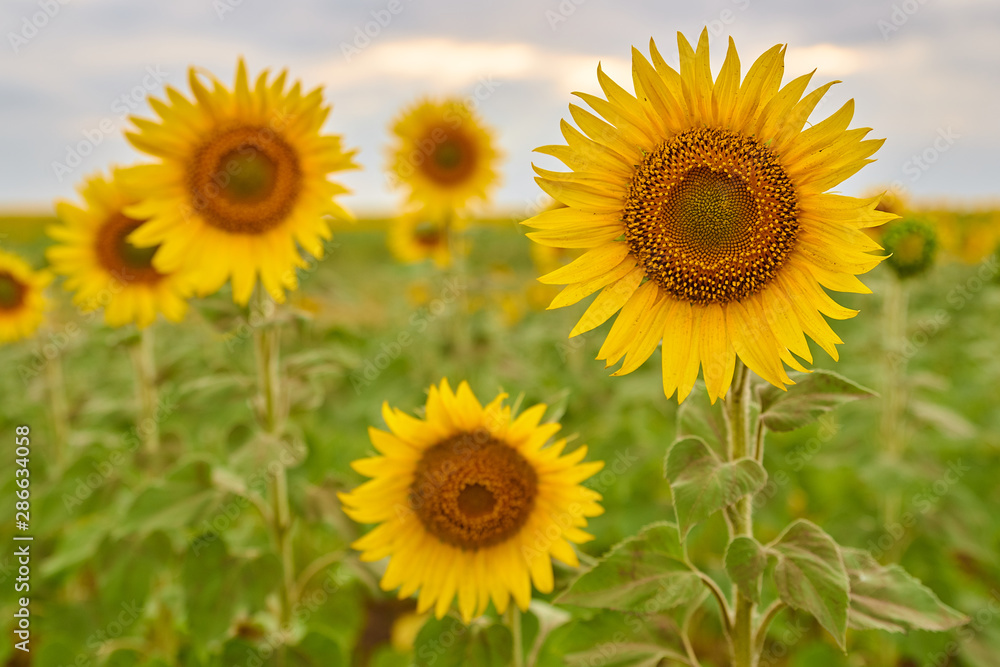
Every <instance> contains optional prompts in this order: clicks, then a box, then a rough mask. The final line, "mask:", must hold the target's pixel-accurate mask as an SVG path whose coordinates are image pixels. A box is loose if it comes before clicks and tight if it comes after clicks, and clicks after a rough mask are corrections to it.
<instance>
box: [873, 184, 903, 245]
mask: <svg viewBox="0 0 1000 667" xmlns="http://www.w3.org/2000/svg"><path fill="white" fill-rule="evenodd" d="M866 196H868V197H878V198H879V201H878V206H876V207H875V210H876V211H883V212H885V213H892V214H893V215H895V216H900V217H901V216H902V215H903V214H905V213H906V212H907V211H910V210H911V209H912V204H911V203H910V200H909V198H908V197H907V196H906V194H905V193H904V192H903V191H902V190H901V189H898V188H887V189H885V190H871V191H869V192H868V193H867V195H866ZM885 231H886V225H879V226H877V227H865V234H867V235H868V236H869V237H871V238H872V239H874V240H875V242H876V243H878V244H880V245H881V243H882V235H883V234H884V233H885Z"/></svg>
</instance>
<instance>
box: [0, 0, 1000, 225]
mask: <svg viewBox="0 0 1000 667" xmlns="http://www.w3.org/2000/svg"><path fill="white" fill-rule="evenodd" d="M391 10H395V13H393V12H392V11H391ZM0 26H2V29H3V44H0V99H2V100H3V122H2V123H0V209H4V208H5V209H11V208H44V207H47V206H50V205H51V201H52V199H53V198H56V197H65V196H71V195H72V192H73V187H74V184H75V183H76V182H77V181H78V180H79V179H80V178H81V177H82V176H84V175H87V174H90V173H92V172H95V171H98V170H101V169H104V168H105V167H106V166H107V165H109V164H126V163H129V162H132V161H135V160H136V159H137V158H138V156H137V155H136V154H135V153H134V152H133V151H132V150H131V149H130V148H129V146H128V145H127V144H126V142H125V141H124V139H123V138H122V136H121V130H122V129H124V128H126V127H128V120H127V114H128V113H137V114H139V115H149V114H150V113H151V112H150V111H149V108H148V106H147V104H146V102H145V96H146V95H147V94H149V93H153V94H156V95H158V94H159V93H160V91H161V89H162V86H163V85H165V84H168V83H169V84H175V85H177V86H179V87H180V88H181V89H182V90H186V83H185V70H186V68H187V67H188V66H190V65H198V66H202V67H205V68H207V69H209V70H211V71H212V72H214V73H216V74H217V75H218V76H219V77H220V78H221V79H223V80H224V81H227V82H230V81H231V80H232V76H233V71H234V68H235V62H236V59H237V57H238V56H240V55H243V56H245V57H246V59H247V63H248V66H249V68H250V70H251V73H254V72H256V71H259V70H260V69H262V68H265V67H267V68H272V69H280V68H283V67H287V68H289V70H290V73H291V74H292V76H293V77H296V78H300V79H302V80H303V81H304V82H305V83H306V84H309V85H323V86H325V88H326V90H327V94H328V100H329V101H331V102H332V103H333V106H334V111H333V113H332V114H331V116H330V119H329V121H328V125H327V128H328V130H329V131H331V132H337V133H340V134H342V135H343V136H344V138H345V140H346V143H347V145H349V146H356V147H358V148H360V149H361V152H360V155H359V161H360V162H361V163H362V165H363V166H364V170H363V171H360V172H351V173H348V174H345V175H344V176H343V179H342V180H343V181H344V182H345V183H346V184H347V185H348V186H349V187H351V188H352V189H353V190H354V194H353V195H351V196H350V197H349V198H347V199H346V200H345V203H346V204H347V205H348V206H349V207H351V208H353V209H354V210H355V211H357V212H361V213H367V212H376V211H389V210H391V209H392V207H393V206H394V205H395V203H396V201H397V198H396V195H395V194H394V193H393V192H391V191H390V190H389V189H388V188H387V185H386V179H385V177H384V168H385V153H386V144H387V141H388V138H387V127H388V124H389V122H390V121H391V119H392V118H393V116H394V115H396V113H397V112H398V110H399V109H400V108H401V107H403V106H405V105H407V104H408V103H410V102H412V101H413V100H415V99H417V98H418V97H420V96H423V95H445V94H448V95H458V96H462V97H468V96H473V97H474V98H476V99H477V103H478V109H479V112H480V114H481V115H482V116H483V118H484V119H485V120H486V121H487V122H488V123H489V124H490V125H492V126H493V127H494V128H495V129H496V131H497V133H498V136H499V141H500V144H501V146H502V148H503V150H504V153H505V155H506V158H505V161H504V164H503V179H504V182H503V186H502V188H501V189H500V190H499V192H498V195H497V205H498V207H500V208H503V209H506V210H514V211H516V210H524V209H527V208H528V207H530V206H531V204H532V202H534V201H535V200H536V199H537V198H538V196H539V191H538V189H537V187H536V186H535V185H534V183H533V181H532V173H531V169H530V164H531V161H532V159H534V160H535V161H536V163H538V164H540V165H543V166H549V167H553V166H555V165H554V164H553V163H551V162H549V161H548V160H549V158H547V157H545V156H538V155H535V156H532V153H531V151H532V149H533V148H535V147H536V146H539V145H542V144H548V143H559V142H560V135H559V132H558V126H559V119H560V118H563V117H568V110H567V104H569V103H570V102H571V101H572V100H573V99H575V98H573V97H572V96H571V93H572V92H573V91H585V92H599V89H598V86H597V80H596V75H595V70H596V67H597V64H598V62H601V63H603V66H604V69H605V71H607V72H608V73H609V74H610V75H611V76H612V77H614V78H615V79H617V80H618V81H620V82H621V83H622V84H623V85H625V86H626V87H628V86H629V82H630V81H631V76H630V74H629V65H628V62H629V53H630V47H631V46H632V45H636V46H638V47H639V48H640V49H642V50H643V51H644V52H645V51H647V49H648V41H649V38H650V37H653V38H655V39H656V40H657V42H658V44H659V45H660V51H661V52H662V53H663V54H664V56H665V57H666V58H667V60H668V61H672V62H673V63H674V64H676V60H677V57H676V42H675V35H676V32H677V31H681V32H683V33H685V34H686V35H687V36H688V37H689V38H690V39H691V40H692V41H694V40H696V39H697V35H698V33H699V32H700V30H701V29H702V28H703V27H705V26H707V27H708V28H709V30H710V34H711V36H712V40H713V43H712V55H713V70H714V71H718V67H719V65H720V64H721V62H722V58H723V56H724V53H725V48H726V43H727V39H728V37H729V36H732V37H733V38H734V39H735V40H736V44H737V47H738V48H739V51H740V55H741V61H742V63H743V67H744V72H745V71H746V68H747V67H748V66H749V64H750V63H751V62H752V61H753V59H755V58H756V57H757V56H758V55H759V54H760V53H761V52H763V51H764V50H765V49H767V48H768V47H770V46H772V45H773V44H776V43H786V44H788V57H787V62H786V70H785V71H786V81H787V80H788V79H790V78H791V77H793V76H797V75H799V74H802V73H805V72H808V71H810V70H812V69H813V68H817V69H818V72H817V74H816V76H815V77H814V78H813V82H814V84H815V85H819V84H821V83H823V82H825V81H828V80H830V79H840V80H842V81H843V83H841V84H839V85H838V86H835V87H834V88H833V90H832V91H831V93H829V94H828V95H827V98H826V99H827V101H826V102H825V103H824V104H822V105H821V106H820V108H818V109H817V112H816V115H815V116H814V118H813V120H816V119H818V118H820V117H822V116H826V115H829V114H830V113H832V112H833V111H835V110H836V109H837V108H838V107H839V106H840V105H841V104H842V103H843V102H844V101H846V100H847V99H849V98H851V97H853V98H855V100H856V103H857V107H856V108H857V111H856V115H855V119H854V123H853V125H854V126H868V127H872V128H874V132H873V133H872V136H878V137H886V138H887V139H888V140H887V141H886V144H885V146H884V147H883V148H882V150H881V151H880V152H879V153H878V154H877V155H876V157H877V158H878V162H876V163H875V164H874V165H871V166H869V167H867V168H865V169H864V170H863V171H862V172H861V173H860V174H858V175H857V176H854V177H853V178H852V179H851V180H849V181H847V182H845V183H844V184H843V185H842V186H841V188H840V191H842V192H844V193H846V194H859V193H861V192H863V191H865V190H867V189H870V188H872V187H877V186H879V185H882V184H888V183H892V182H896V183H897V186H902V187H903V188H905V189H906V190H907V191H908V192H909V193H911V194H912V195H913V196H916V197H924V198H949V199H952V200H963V199H970V198H972V199H984V198H994V197H995V196H996V195H997V193H998V191H1000V123H998V122H997V119H998V117H1000V2H997V1H996V0H844V1H842V2H829V1H828V0H805V1H800V2H796V3H794V5H793V4H792V3H786V2H779V1H778V0H706V1H702V2H699V1H697V0H695V1H691V2H679V1H675V2H664V1H660V2H654V1H653V0H644V1H632V2H623V1H615V2H612V1H610V0H506V1H505V2H486V1H485V0H443V1H440V2H432V1H431V0H373V1H371V2H330V1H323V0H287V1H284V2H276V1H274V0H172V1H161V0H144V1H143V2H136V1H135V0H4V1H3V3H2V5H0ZM366 33H367V34H366ZM670 54H673V56H672V58H671V55H670Z"/></svg>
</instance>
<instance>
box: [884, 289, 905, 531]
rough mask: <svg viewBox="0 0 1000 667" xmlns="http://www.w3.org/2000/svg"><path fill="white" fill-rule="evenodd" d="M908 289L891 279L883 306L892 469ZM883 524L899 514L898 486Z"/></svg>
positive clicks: (897, 453)
mask: <svg viewBox="0 0 1000 667" xmlns="http://www.w3.org/2000/svg"><path fill="white" fill-rule="evenodd" d="M908 297H909V295H908V290H907V287H906V285H905V284H904V283H903V281H902V280H899V279H896V278H893V279H892V280H890V281H889V285H888V288H887V289H886V292H885V301H884V303H883V304H882V307H883V313H882V316H883V319H884V322H883V329H882V331H883V347H884V349H885V355H884V357H885V360H886V366H885V371H884V372H885V380H884V386H883V394H882V423H881V433H882V443H883V447H884V449H883V453H884V456H885V461H886V464H887V465H888V466H889V467H890V468H891V469H894V468H896V467H897V465H898V463H899V461H900V460H901V459H902V456H903V448H904V444H905V439H904V434H903V412H904V410H905V408H906V396H905V387H904V377H905V375H906V365H907V363H906V362H907V360H906V357H905V356H904V354H905V351H904V342H905V339H906V319H907V318H906V311H907V302H908V300H909V299H908ZM884 502H885V505H884V508H883V515H882V519H883V525H884V526H890V525H892V524H893V523H895V522H896V520H897V519H898V517H899V513H900V509H901V505H902V497H901V495H900V492H899V490H898V489H890V490H889V492H888V493H886V494H885V501H884Z"/></svg>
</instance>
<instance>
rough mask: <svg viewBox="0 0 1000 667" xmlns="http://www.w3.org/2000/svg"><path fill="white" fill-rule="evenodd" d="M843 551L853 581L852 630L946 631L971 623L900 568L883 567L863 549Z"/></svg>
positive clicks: (893, 566)
mask: <svg viewBox="0 0 1000 667" xmlns="http://www.w3.org/2000/svg"><path fill="white" fill-rule="evenodd" d="M843 552H844V563H845V565H846V566H847V574H848V576H849V577H850V579H851V612H850V617H849V622H850V625H851V627H852V628H855V629H858V630H885V631H887V632H906V631H907V630H931V631H934V632H944V631H946V630H950V629H952V628H954V627H957V626H959V625H962V624H964V623H968V622H969V618H968V617H967V616H965V615H964V614H961V613H959V612H957V611H955V610H954V609H952V608H951V607H949V606H947V605H946V604H944V603H943V602H941V600H939V599H938V597H937V596H936V595H935V594H934V592H933V591H931V590H930V589H929V588H927V587H926V586H924V585H923V584H922V583H920V581H919V580H918V579H916V578H915V577H913V576H912V575H910V574H909V573H908V572H906V570H904V569H903V568H901V567H900V566H899V565H881V564H879V563H878V561H876V560H875V559H874V558H872V556H871V554H870V553H868V552H867V551H862V550H860V549H843Z"/></svg>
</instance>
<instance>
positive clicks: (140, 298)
mask: <svg viewBox="0 0 1000 667" xmlns="http://www.w3.org/2000/svg"><path fill="white" fill-rule="evenodd" d="M79 192H80V196H81V197H82V198H83V206H78V205H76V204H72V203H70V202H67V201H62V202H59V203H58V204H56V214H57V215H58V216H59V219H60V223H59V224H55V225H51V226H49V228H48V229H47V230H46V231H47V232H48V234H49V236H50V237H52V238H53V239H54V240H55V241H56V243H55V244H54V245H52V246H49V248H48V249H47V250H46V253H45V254H46V257H48V259H49V262H51V264H52V268H53V270H54V271H55V272H56V273H59V274H62V275H64V276H66V282H65V287H66V289H67V290H71V291H73V292H74V295H73V303H74V304H75V305H76V306H77V307H78V308H79V309H80V310H82V311H83V312H89V311H93V310H96V309H98V308H102V307H103V308H104V320H105V322H107V323H108V325H110V326H113V327H120V326H124V325H126V324H130V323H133V322H134V323H135V324H136V325H137V326H138V327H139V328H140V329H141V328H144V327H147V326H149V325H150V324H152V323H153V321H154V320H155V319H156V315H157V313H163V316H164V317H166V318H167V319H168V320H171V321H173V322H180V321H181V320H182V319H184V314H185V313H186V312H187V296H188V295H189V294H190V284H189V282H188V280H187V278H186V277H185V276H184V273H183V271H174V272H171V273H165V272H162V271H160V270H157V269H156V268H155V267H154V266H153V259H154V257H155V255H156V252H157V249H158V246H153V247H151V248H138V247H136V246H135V245H133V244H132V243H131V242H130V241H129V240H128V239H129V236H130V235H131V234H132V232H134V231H135V230H136V229H138V228H139V227H140V226H141V225H142V223H143V221H142V220H136V219H134V218H131V217H129V216H128V215H126V214H125V212H124V211H125V209H126V208H127V207H129V206H132V205H134V204H136V203H138V201H139V200H138V198H137V197H136V195H135V193H133V192H128V191H127V190H126V188H125V187H124V185H123V184H122V179H121V172H120V171H119V170H116V171H114V172H113V174H112V176H111V178H106V177H105V176H102V175H95V176H92V177H90V178H88V179H87V180H86V181H84V182H83V183H82V184H81V185H80V187H79Z"/></svg>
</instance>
